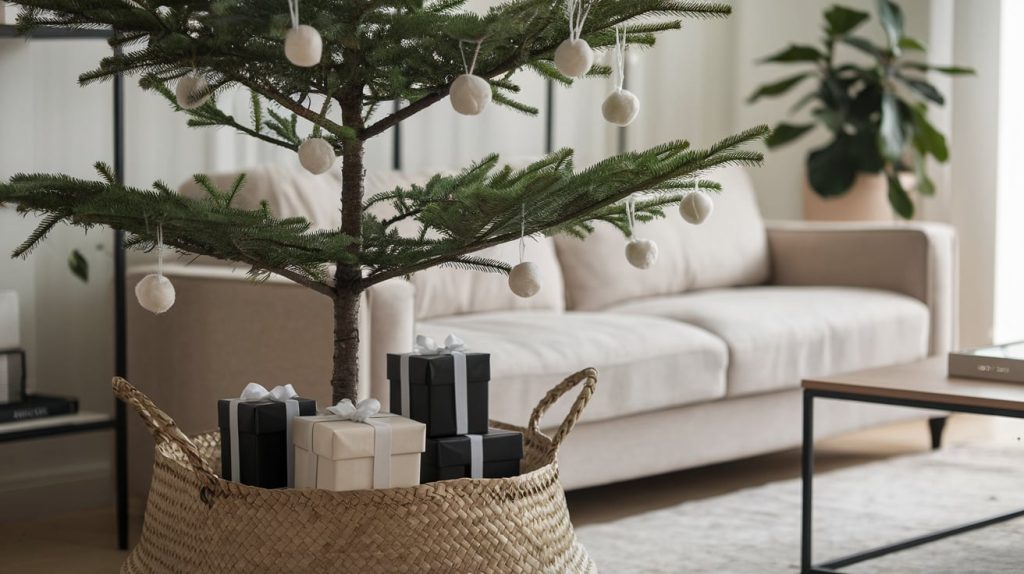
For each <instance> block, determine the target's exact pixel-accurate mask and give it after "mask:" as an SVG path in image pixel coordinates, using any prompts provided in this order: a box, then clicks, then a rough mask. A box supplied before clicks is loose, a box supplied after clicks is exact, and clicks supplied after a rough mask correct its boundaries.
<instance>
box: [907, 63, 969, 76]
mask: <svg viewBox="0 0 1024 574" xmlns="http://www.w3.org/2000/svg"><path fill="white" fill-rule="evenodd" d="M901 67H903V68H910V69H912V70H920V71H922V72H927V71H929V70H932V71H935V72H940V73H943V74H949V75H950V76H973V75H974V73H975V72H974V68H966V67H961V66H932V65H931V64H926V63H924V62H904V63H903V64H902V65H901Z"/></svg>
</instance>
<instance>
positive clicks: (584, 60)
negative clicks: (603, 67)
mask: <svg viewBox="0 0 1024 574" xmlns="http://www.w3.org/2000/svg"><path fill="white" fill-rule="evenodd" d="M593 65H594V51H593V50H591V49H590V44H588V43H587V41H586V40H584V39H582V38H578V39H576V40H573V39H571V38H570V39H568V40H565V41H564V42H562V43H561V44H559V45H558V49H556V50H555V67H556V68H558V71H559V72H562V73H563V74H565V75H566V76H569V77H570V78H579V77H582V76H585V75H586V74H587V72H589V71H590V68H591V67H592V66H593Z"/></svg>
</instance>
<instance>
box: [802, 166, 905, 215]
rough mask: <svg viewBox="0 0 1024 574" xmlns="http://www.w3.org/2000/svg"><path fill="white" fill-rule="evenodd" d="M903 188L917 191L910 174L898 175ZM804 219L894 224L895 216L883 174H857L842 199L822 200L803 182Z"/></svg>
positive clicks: (824, 198) (808, 184)
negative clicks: (889, 222) (887, 222)
mask: <svg viewBox="0 0 1024 574" xmlns="http://www.w3.org/2000/svg"><path fill="white" fill-rule="evenodd" d="M900 182H901V183H902V184H903V188H904V189H906V190H907V191H908V192H911V191H912V190H913V189H914V188H915V187H916V183H917V181H916V178H915V177H914V174H912V173H903V174H901V175H900ZM803 197H804V219H806V220H808V221H893V220H894V219H896V218H897V217H898V216H897V215H896V214H895V213H894V212H893V210H892V206H891V205H889V184H888V183H887V182H886V178H885V175H884V174H882V173H859V174H857V179H856V180H854V182H853V185H852V186H851V187H850V189H849V190H847V191H846V193H844V194H843V195H840V196H837V197H821V196H820V195H818V194H817V193H815V192H814V190H813V189H811V185H810V183H808V181H807V178H806V177H805V178H804V190H803Z"/></svg>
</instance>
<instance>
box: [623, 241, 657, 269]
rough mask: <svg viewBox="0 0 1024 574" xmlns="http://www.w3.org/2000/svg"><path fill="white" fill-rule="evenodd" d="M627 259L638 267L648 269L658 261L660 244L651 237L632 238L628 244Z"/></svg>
mask: <svg viewBox="0 0 1024 574" xmlns="http://www.w3.org/2000/svg"><path fill="white" fill-rule="evenodd" d="M626 260H627V261H629V264H630V265H632V266H633V267H636V268H637V269H647V268H649V267H651V266H652V265H654V264H655V263H656V262H657V261H658V244H657V243H655V242H653V241H651V240H650V239H632V240H630V242H629V243H627V244H626Z"/></svg>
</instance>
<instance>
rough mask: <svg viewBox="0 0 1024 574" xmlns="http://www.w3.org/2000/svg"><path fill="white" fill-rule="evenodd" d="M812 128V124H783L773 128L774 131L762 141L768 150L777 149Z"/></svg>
mask: <svg viewBox="0 0 1024 574" xmlns="http://www.w3.org/2000/svg"><path fill="white" fill-rule="evenodd" d="M812 128H814V124H787V123H785V122H783V123H780V124H779V125H777V126H775V129H774V130H772V133H771V135H769V136H768V138H767V139H765V140H764V143H765V145H767V146H768V147H769V148H774V147H778V146H780V145H783V144H787V143H789V142H791V141H793V140H795V139H797V138H798V137H800V136H802V135H804V134H805V133H807V132H808V131H809V130H811V129H812Z"/></svg>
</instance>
